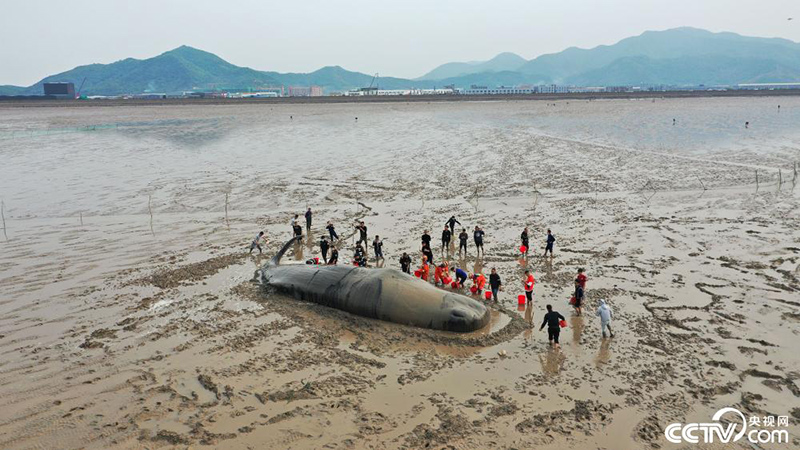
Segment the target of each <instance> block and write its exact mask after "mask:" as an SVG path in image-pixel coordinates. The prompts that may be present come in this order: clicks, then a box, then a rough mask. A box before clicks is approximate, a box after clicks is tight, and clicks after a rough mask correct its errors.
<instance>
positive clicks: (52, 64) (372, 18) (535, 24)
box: [0, 0, 800, 86]
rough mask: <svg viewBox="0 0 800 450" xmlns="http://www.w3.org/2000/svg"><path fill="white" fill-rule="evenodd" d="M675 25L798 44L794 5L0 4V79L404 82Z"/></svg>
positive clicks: (771, 1) (748, 0)
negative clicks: (222, 63) (188, 70)
mask: <svg viewBox="0 0 800 450" xmlns="http://www.w3.org/2000/svg"><path fill="white" fill-rule="evenodd" d="M789 17H795V20H792V21H789V20H787V19H788V18H789ZM679 26H693V27H698V28H705V29H708V30H711V31H733V32H737V33H740V34H744V35H750V36H764V37H783V38H787V39H791V40H793V41H796V42H798V41H800V0H757V1H756V0H669V1H667V0H602V1H598V0H559V1H552V0H550V1H539V0H493V1H486V0H480V1H479V0H462V1H454V0H402V1H393V2H383V1H380V0H348V1H337V0H296V1H286V0H284V1H282V2H273V1H269V0H225V1H219V0H40V1H33V0H0V84H15V85H24V86H27V85H31V84H33V83H35V82H36V81H38V80H40V79H41V78H44V77H45V76H47V75H52V74H55V73H58V72H63V71H66V70H69V69H71V68H73V67H75V66H77V65H83V64H89V63H96V62H97V63H110V62H114V61H116V60H119V59H123V58H127V57H134V58H148V57H152V56H155V55H158V54H159V53H163V52H164V51H167V50H170V49H172V48H175V47H177V46H180V45H183V44H186V45H190V46H193V47H196V48H199V49H202V50H207V51H210V52H212V53H215V54H217V55H219V56H220V57H222V58H223V59H226V60H228V61H229V62H231V63H234V64H237V65H242V66H249V67H252V68H255V69H260V70H275V71H279V72H310V71H313V70H316V69H318V68H320V67H322V66H326V65H340V66H342V67H344V68H346V69H349V70H355V71H360V72H364V73H370V74H373V73H375V72H378V73H380V74H381V76H398V77H407V78H414V77H418V76H420V75H422V74H424V73H425V72H427V71H429V70H431V69H433V68H434V67H436V66H437V65H439V64H442V63H445V62H450V61H469V60H483V59H489V58H491V57H492V56H494V55H496V54H497V53H500V52H504V51H510V52H515V53H518V54H519V55H521V56H523V57H525V58H527V59H530V58H533V57H536V56H538V55H541V54H543V53H552V52H557V51H560V50H563V49H564V48H567V47H570V46H577V47H584V48H588V47H594V46H596V45H600V44H612V43H614V42H617V41H619V40H620V39H623V38H625V37H628V36H632V35H637V34H640V33H641V32H643V31H645V30H663V29H667V28H674V27H679Z"/></svg>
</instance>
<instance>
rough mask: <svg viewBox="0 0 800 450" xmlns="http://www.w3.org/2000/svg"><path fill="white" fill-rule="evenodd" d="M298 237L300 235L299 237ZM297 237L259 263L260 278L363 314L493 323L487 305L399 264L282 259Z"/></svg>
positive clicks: (466, 327)
mask: <svg viewBox="0 0 800 450" xmlns="http://www.w3.org/2000/svg"><path fill="white" fill-rule="evenodd" d="M297 241H299V238H298V240H297ZM294 242H296V240H295V239H292V240H290V241H289V242H287V243H286V244H285V245H284V246H283V248H282V249H281V250H280V251H279V252H278V253H277V254H276V255H275V256H274V257H273V258H272V260H270V262H268V263H267V264H266V265H265V266H264V267H262V269H261V279H262V281H263V282H264V283H265V284H267V285H269V286H272V287H274V288H276V289H278V290H279V291H282V292H284V293H286V294H289V295H292V296H293V297H295V298H298V299H301V300H307V301H311V302H314V303H319V304H320V305H325V306H329V307H332V308H336V309H341V310H343V311H347V312H349V313H352V314H357V315H359V316H364V317H370V318H373V319H380V320H386V321H389V322H395V323H400V324H404V325H414V326H418V327H422V328H432V329H435V330H446V331H461V332H465V331H474V330H478V329H480V328H483V327H484V326H486V324H487V323H489V310H488V309H487V308H486V306H484V305H482V304H481V303H479V302H477V301H475V300H473V299H471V298H469V297H465V296H463V295H459V294H456V293H453V292H448V291H444V290H441V289H437V288H435V287H433V286H431V285H430V283H426V282H424V281H422V280H418V279H416V278H412V277H410V276H408V275H407V274H404V273H402V272H400V271H398V270H395V269H367V268H364V267H353V266H317V265H308V264H288V265H281V264H280V260H281V257H283V254H284V253H286V251H287V250H288V249H289V247H290V246H291V245H292V244H293V243H294Z"/></svg>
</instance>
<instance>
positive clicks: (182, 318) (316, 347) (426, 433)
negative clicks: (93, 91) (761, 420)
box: [0, 97, 800, 450]
mask: <svg viewBox="0 0 800 450" xmlns="http://www.w3.org/2000/svg"><path fill="white" fill-rule="evenodd" d="M778 105H780V108H779V107H778ZM746 122H747V123H748V126H747V127H746V126H745V123H746ZM798 124H800V97H781V98H769V97H763V98H691V99H655V100H653V99H646V100H645V99H639V100H602V101H584V100H579V101H573V100H570V101H564V100H560V101H555V102H554V103H553V102H545V101H530V102H508V101H497V102H490V101H485V102H453V103H448V102H442V103H431V104H426V103H422V102H416V103H399V102H393V103H386V104H377V103H363V104H358V103H356V104H274V105H270V104H253V105H246V104H238V105H161V106H114V107H97V108H95V107H81V108H62V107H37V108H14V107H4V106H3V105H0V198H1V199H2V216H3V225H2V227H3V228H4V229H3V230H2V231H3V234H0V355H2V357H0V448H3V449H6V448H8V449H32V448H47V449H51V448H52V449H55V448H58V449H73V448H74V449H78V448H89V449H106V448H131V449H139V448H149V449H155V448H226V449H248V448H276V449H282V448H287V449H288V448H292V449H300V448H309V449H311V448H314V449H316V448H327V449H353V448H355V449H417V448H426V449H444V448H448V449H449V448H458V449H473V448H474V449H483V448H493V449H494V448H497V449H527V448H536V449H608V450H617V449H639V448H641V449H658V448H667V449H669V448H675V449H678V448H692V449H723V448H725V449H727V448H741V449H750V448H753V447H751V446H750V445H749V444H748V443H747V442H745V441H741V442H739V443H736V444H729V445H723V444H698V445H691V446H687V444H683V445H676V444H670V443H669V442H667V440H666V439H665V436H664V428H665V427H666V426H667V425H669V424H671V423H673V422H682V423H687V422H708V421H709V420H710V417H711V416H712V415H713V414H714V412H716V411H717V410H719V409H721V408H724V407H734V408H737V409H739V410H740V411H742V412H743V413H744V414H746V415H748V416H749V415H760V416H766V415H774V416H778V415H780V416H789V426H788V427H787V428H786V429H787V430H788V432H789V434H790V442H789V443H784V444H763V445H762V444H759V447H758V448H762V449H773V448H774V449H785V448H798V447H800V355H798V352H797V350H796V347H797V344H798V342H800V209H799V207H800V187H797V188H795V185H796V184H800V175H798V174H797V173H796V171H797V170H800V126H799V125H798ZM307 207H311V208H312V209H313V211H314V222H313V224H312V233H311V234H310V235H309V236H308V237H307V238H306V239H304V240H303V242H302V243H301V244H300V245H298V246H296V247H295V248H294V249H293V251H292V252H291V254H288V255H287V257H285V258H284V260H285V263H292V262H293V263H299V264H302V263H303V262H304V261H305V260H306V259H308V258H310V257H315V256H320V255H319V246H318V241H319V237H320V236H321V235H323V234H326V233H325V229H324V226H325V223H326V222H327V221H329V220H330V221H333V222H334V223H335V225H336V229H337V231H338V233H339V235H340V237H341V238H342V240H341V241H340V243H339V251H340V263H342V264H348V263H349V262H350V257H351V256H352V245H353V243H354V241H355V236H356V234H355V230H354V229H353V223H354V222H355V221H356V220H364V221H365V223H366V225H367V226H368V229H369V235H370V237H371V238H372V237H374V236H375V235H376V234H377V235H380V236H381V238H383V240H384V254H385V256H386V259H385V261H383V262H380V263H379V262H376V261H374V258H373V255H372V251H371V249H369V252H368V254H369V256H370V264H371V265H373V266H375V265H381V266H383V267H391V268H399V263H398V259H399V257H400V255H401V254H402V252H404V251H406V252H409V254H410V255H411V256H412V258H413V259H414V263H415V264H418V263H419V259H420V252H419V240H420V235H421V234H422V233H423V231H424V230H426V229H427V230H430V232H431V233H430V234H431V235H432V236H433V241H434V256H435V262H437V263H438V262H439V261H441V260H443V259H446V260H448V261H450V262H451V263H454V264H458V265H459V266H461V267H464V268H465V269H467V270H468V271H469V272H483V273H486V275H487V277H488V273H489V271H490V270H491V268H496V269H497V271H498V273H499V274H500V276H501V278H502V280H503V284H504V285H505V289H504V291H502V292H501V293H500V296H499V302H497V303H487V305H488V306H489V307H490V309H491V321H490V324H489V325H488V326H487V327H486V328H484V329H482V330H479V331H477V332H473V333H467V334H458V333H447V332H439V331H432V330H424V329H419V328H411V327H407V326H403V325H398V324H392V323H385V322H380V321H376V320H372V319H365V318H361V317H358V316H353V315H350V314H347V313H344V312H341V311H338V310H334V309H330V308H326V307H324V306H320V305H316V304H313V303H307V302H303V301H299V300H296V299H293V298H289V297H286V296H283V295H281V294H280V293H278V292H275V291H272V290H270V289H268V288H266V287H265V286H262V285H261V283H259V281H258V278H257V277H255V276H254V275H255V272H256V270H257V269H258V268H260V267H261V265H263V264H264V263H266V262H267V260H268V259H269V258H270V257H271V256H272V255H273V254H274V253H275V252H276V251H277V249H279V248H280V247H281V246H282V245H283V243H284V242H286V241H287V240H288V239H289V238H290V236H291V228H290V226H289V221H290V220H291V218H292V216H293V215H294V214H301V216H302V214H303V212H304V211H305V209H306V208H307ZM451 215H455V216H456V217H457V218H458V220H459V221H460V222H461V224H462V225H463V227H465V228H467V230H468V231H469V230H471V229H472V228H474V226H476V225H479V226H481V227H482V228H483V229H484V231H485V232H486V238H485V248H486V252H485V255H484V256H481V257H476V253H475V247H474V245H473V244H472V239H470V244H469V249H468V253H467V255H466V256H465V257H460V256H459V255H458V252H457V247H455V248H454V247H450V248H445V249H442V248H441V247H440V240H439V236H440V234H441V230H442V228H443V226H444V223H445V221H446V220H447V219H448V218H449V217H450V216H451ZM525 226H527V227H529V229H530V232H531V247H532V249H531V253H530V254H529V256H528V258H523V257H521V255H520V252H519V249H518V247H519V245H520V241H519V234H520V232H521V231H522V228H523V227H525ZM548 228H550V229H552V230H553V234H554V235H555V237H556V239H557V240H556V244H555V254H554V256H553V257H552V258H550V257H543V256H542V253H543V249H544V242H545V233H546V230H547V229H548ZM261 230H264V231H266V234H267V239H268V243H267V244H266V246H265V248H264V253H263V255H257V254H254V255H249V254H248V252H247V250H248V248H249V244H250V242H251V240H252V239H253V237H254V236H255V235H256V234H257V233H258V231H261ZM459 231H460V229H459ZM579 267H583V268H585V269H586V274H587V275H588V283H587V288H586V300H585V312H584V315H583V316H576V315H574V314H573V312H572V311H571V308H570V307H569V305H568V304H567V301H568V299H569V297H570V296H571V294H572V291H573V279H574V278H575V274H576V271H577V269H578V268H579ZM525 269H530V270H531V271H532V272H533V274H534V276H535V277H536V285H535V288H534V301H533V303H531V304H529V305H527V306H518V305H517V296H518V295H519V294H522V293H523V290H522V277H523V272H524V270H525ZM465 293H466V294H467V295H468V294H469V292H465ZM476 299H477V297H476ZM600 299H605V300H606V301H607V302H608V304H609V305H610V306H611V308H612V309H613V312H614V318H613V322H612V327H613V329H614V332H615V337H614V338H613V339H602V338H601V335H600V321H599V319H598V318H597V317H596V316H595V315H594V311H595V310H596V308H597V305H598V303H599V300H600ZM479 301H483V300H479ZM546 304H552V305H553V306H554V309H555V310H557V311H559V312H561V313H562V314H563V315H564V316H566V319H567V327H566V328H564V329H563V331H562V333H561V343H562V349H561V350H560V351H555V350H553V349H551V348H550V347H549V346H548V343H547V333H546V332H542V331H539V326H540V324H541V321H542V318H543V316H544V311H545V305H546Z"/></svg>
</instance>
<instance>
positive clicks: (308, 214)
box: [306, 208, 311, 231]
mask: <svg viewBox="0 0 800 450" xmlns="http://www.w3.org/2000/svg"><path fill="white" fill-rule="evenodd" d="M306 230H308V231H311V208H308V211H306Z"/></svg>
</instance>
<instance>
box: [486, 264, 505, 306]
mask: <svg viewBox="0 0 800 450" xmlns="http://www.w3.org/2000/svg"><path fill="white" fill-rule="evenodd" d="M502 285H503V282H502V281H500V275H498V274H497V269H494V268H492V273H491V274H490V275H489V287H491V288H492V297H493V298H494V301H497V291H499V290H500V287H501V286H502Z"/></svg>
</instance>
